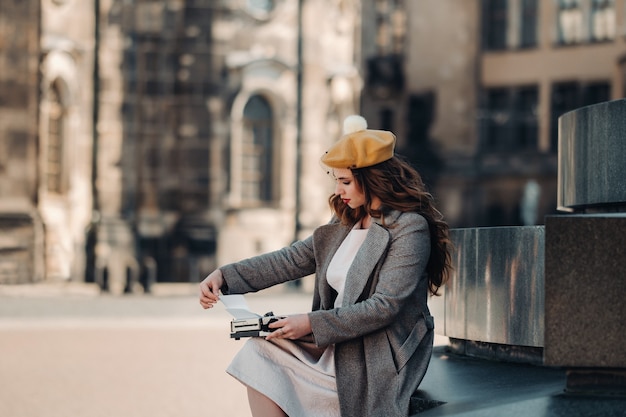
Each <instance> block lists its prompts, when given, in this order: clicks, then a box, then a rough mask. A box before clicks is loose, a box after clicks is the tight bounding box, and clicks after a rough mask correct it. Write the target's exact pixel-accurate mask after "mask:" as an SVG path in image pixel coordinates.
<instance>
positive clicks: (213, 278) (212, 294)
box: [200, 269, 224, 309]
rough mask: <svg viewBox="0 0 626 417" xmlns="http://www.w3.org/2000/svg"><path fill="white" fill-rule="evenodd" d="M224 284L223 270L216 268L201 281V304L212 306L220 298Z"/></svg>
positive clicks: (204, 306) (205, 306)
mask: <svg viewBox="0 0 626 417" xmlns="http://www.w3.org/2000/svg"><path fill="white" fill-rule="evenodd" d="M223 285H224V277H223V276H222V271H220V270H219V269H216V270H215V271H213V272H211V273H210V274H209V275H208V276H207V277H206V278H205V279H204V280H203V281H202V282H201V283H200V305H201V306H202V307H203V308H205V309H207V308H212V307H213V305H215V303H217V302H218V301H219V299H220V288H222V286H223Z"/></svg>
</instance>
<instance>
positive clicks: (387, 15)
mask: <svg viewBox="0 0 626 417" xmlns="http://www.w3.org/2000/svg"><path fill="white" fill-rule="evenodd" d="M406 26H407V23H406V11H405V10H404V1H403V0H376V49H377V51H376V52H377V54H378V55H401V54H403V53H404V48H405V43H406V30H407V27H406Z"/></svg>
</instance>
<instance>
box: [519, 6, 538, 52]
mask: <svg viewBox="0 0 626 417" xmlns="http://www.w3.org/2000/svg"><path fill="white" fill-rule="evenodd" d="M521 7H522V12H521V29H520V32H521V33H520V47H522V48H528V47H532V46H536V45H537V14H538V11H537V0H522V5H521Z"/></svg>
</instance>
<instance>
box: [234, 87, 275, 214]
mask: <svg viewBox="0 0 626 417" xmlns="http://www.w3.org/2000/svg"><path fill="white" fill-rule="evenodd" d="M243 117H244V121H243V125H244V126H243V127H244V132H243V143H242V155H241V158H242V184H241V189H242V200H243V201H244V202H245V203H247V204H250V203H252V204H258V203H260V202H265V203H267V202H270V201H272V200H273V199H274V192H273V188H274V187H273V184H272V183H273V176H274V175H273V169H274V165H273V146H272V142H273V140H272V139H273V129H272V110H271V107H270V105H269V103H268V102H267V100H266V99H265V98H263V97H262V96H259V95H255V96H252V97H251V98H250V100H249V101H248V103H247V104H246V106H245V108H244V111H243Z"/></svg>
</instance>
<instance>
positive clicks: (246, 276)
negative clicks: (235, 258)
mask: <svg viewBox="0 0 626 417" xmlns="http://www.w3.org/2000/svg"><path fill="white" fill-rule="evenodd" d="M219 269H220V270H221V271H222V275H223V276H224V281H225V286H224V287H223V288H222V292H224V293H226V294H244V293H248V292H255V291H259V290H262V289H264V288H268V287H271V286H273V285H276V284H281V283H283V282H287V281H292V280H295V279H298V278H302V277H305V276H307V275H311V274H313V273H314V272H315V257H314V252H313V244H312V237H309V238H307V239H305V240H301V241H298V242H295V243H293V244H292V245H291V246H287V247H285V248H283V249H280V250H277V251H274V252H269V253H266V254H263V255H259V256H255V257H252V258H248V259H245V260H242V261H239V262H235V263H232V264H228V265H225V266H222V267H220V268H219Z"/></svg>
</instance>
